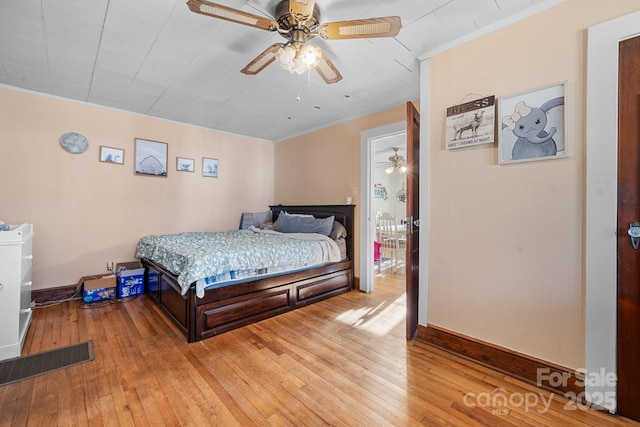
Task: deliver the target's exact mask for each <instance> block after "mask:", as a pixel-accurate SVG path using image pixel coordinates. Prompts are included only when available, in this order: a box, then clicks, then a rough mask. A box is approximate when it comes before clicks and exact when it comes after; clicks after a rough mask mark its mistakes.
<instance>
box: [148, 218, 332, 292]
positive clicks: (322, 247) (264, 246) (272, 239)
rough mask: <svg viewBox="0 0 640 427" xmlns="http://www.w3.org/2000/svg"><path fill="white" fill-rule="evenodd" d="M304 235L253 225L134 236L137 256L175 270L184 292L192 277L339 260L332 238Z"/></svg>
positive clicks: (201, 277)
mask: <svg viewBox="0 0 640 427" xmlns="http://www.w3.org/2000/svg"><path fill="white" fill-rule="evenodd" d="M308 236H309V239H306V238H305V236H302V235H300V234H298V233H293V234H284V233H278V232H274V231H268V232H267V231H262V230H257V229H251V230H230V231H220V232H188V233H177V234H163V235H150V236H146V237H143V238H142V239H141V240H140V241H139V242H138V246H137V249H136V257H138V258H147V259H150V260H152V261H154V262H156V263H157V264H160V265H162V266H163V267H164V268H166V269H167V270H169V271H170V272H171V273H173V274H176V275H177V276H178V283H179V284H180V286H181V288H182V294H183V295H184V294H185V293H186V292H187V290H188V289H189V286H190V285H191V284H192V283H194V282H197V281H199V280H200V279H204V278H206V277H210V276H215V275H219V274H222V273H226V272H229V271H236V270H252V269H264V268H271V267H283V266H291V265H296V266H306V265H311V264H318V263H321V262H329V261H331V262H333V261H339V260H340V256H339V250H338V258H337V259H336V257H335V251H336V250H337V245H336V244H335V242H334V241H333V240H331V239H330V238H328V237H326V236H321V235H319V234H312V235H308ZM198 288H200V289H198ZM196 294H197V295H198V297H202V296H204V286H202V287H201V286H197V289H196Z"/></svg>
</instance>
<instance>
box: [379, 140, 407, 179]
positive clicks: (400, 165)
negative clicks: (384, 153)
mask: <svg viewBox="0 0 640 427" xmlns="http://www.w3.org/2000/svg"><path fill="white" fill-rule="evenodd" d="M392 149H393V156H391V157H389V163H388V165H389V166H387V168H386V169H385V170H384V171H385V172H386V173H393V172H395V171H398V172H400V173H405V172H407V161H406V159H405V158H404V156H402V155H400V154H398V150H400V148H399V147H393V148H392ZM403 189H404V187H403Z"/></svg>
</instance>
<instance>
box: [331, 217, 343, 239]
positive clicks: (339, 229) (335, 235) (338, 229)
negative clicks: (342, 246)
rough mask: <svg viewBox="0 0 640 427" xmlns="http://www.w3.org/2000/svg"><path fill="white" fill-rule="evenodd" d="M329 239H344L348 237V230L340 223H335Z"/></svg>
mask: <svg viewBox="0 0 640 427" xmlns="http://www.w3.org/2000/svg"><path fill="white" fill-rule="evenodd" d="M329 237H331V238H332V239H333V240H338V239H344V238H346V237H347V229H346V228H344V225H342V224H340V223H339V222H338V221H333V229H332V230H331V234H329Z"/></svg>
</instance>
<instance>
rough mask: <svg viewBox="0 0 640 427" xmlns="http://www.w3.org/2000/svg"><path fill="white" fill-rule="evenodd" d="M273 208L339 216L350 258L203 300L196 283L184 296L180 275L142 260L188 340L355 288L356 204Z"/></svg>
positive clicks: (210, 293) (148, 285)
mask: <svg viewBox="0 0 640 427" xmlns="http://www.w3.org/2000/svg"><path fill="white" fill-rule="evenodd" d="M270 209H271V212H272V214H273V220H274V222H275V220H276V219H277V217H278V215H279V214H280V212H281V211H283V210H284V211H287V212H288V213H303V214H312V215H314V216H315V217H316V218H326V217H329V216H332V215H333V216H335V220H336V221H338V222H340V223H341V224H342V225H344V226H345V228H346V229H347V239H346V240H347V242H346V243H347V259H346V260H345V261H342V262H338V263H332V264H325V265H322V266H319V267H314V268H310V269H307V270H301V271H296V272H293V273H288V274H283V275H277V276H271V277H266V278H257V279H256V278H254V279H247V280H246V281H243V282H240V283H236V284H233V285H229V286H224V287H221V288H216V289H209V290H207V291H205V295H204V297H203V298H198V297H197V296H196V291H195V286H191V287H190V288H189V290H188V291H187V294H186V295H184V296H183V295H181V292H180V286H179V285H178V282H177V280H176V276H175V275H173V274H171V273H170V272H168V271H167V270H165V269H164V268H162V267H161V266H159V265H158V264H156V263H154V262H153V261H151V260H148V259H142V260H141V261H142V264H143V265H144V267H145V275H144V277H145V293H146V294H147V295H148V296H149V297H151V299H152V300H153V301H154V302H155V303H156V304H157V305H158V306H159V307H160V308H162V310H163V311H164V312H165V313H166V314H167V315H168V316H169V318H170V319H171V320H173V322H174V323H175V324H176V325H177V326H178V327H179V328H180V329H181V330H182V332H184V334H185V336H186V337H187V340H188V342H194V341H200V340H203V339H205V338H209V337H212V336H215V335H218V334H221V333H223V332H227V331H230V330H232V329H235V328H238V327H241V326H245V325H248V324H250V323H254V322H257V321H259V320H263V319H267V318H269V317H272V316H276V315H278V314H281V313H285V312H287V311H291V310H295V309H297V308H299V307H303V306H305V305H308V304H311V303H314V302H317V301H320V300H323V299H327V298H330V297H332V296H335V295H338V294H341V293H344V292H348V291H351V290H353V288H354V274H353V230H354V206H353V205H316V206H283V205H277V206H270Z"/></svg>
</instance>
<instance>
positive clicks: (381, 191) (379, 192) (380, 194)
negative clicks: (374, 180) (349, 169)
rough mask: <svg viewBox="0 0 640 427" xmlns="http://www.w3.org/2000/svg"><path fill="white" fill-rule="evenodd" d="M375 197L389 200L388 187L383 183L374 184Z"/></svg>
mask: <svg viewBox="0 0 640 427" xmlns="http://www.w3.org/2000/svg"><path fill="white" fill-rule="evenodd" d="M373 197H374V198H375V199H384V200H387V199H388V198H389V196H388V194H387V189H386V188H385V187H384V185H382V184H375V185H374V186H373Z"/></svg>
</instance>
